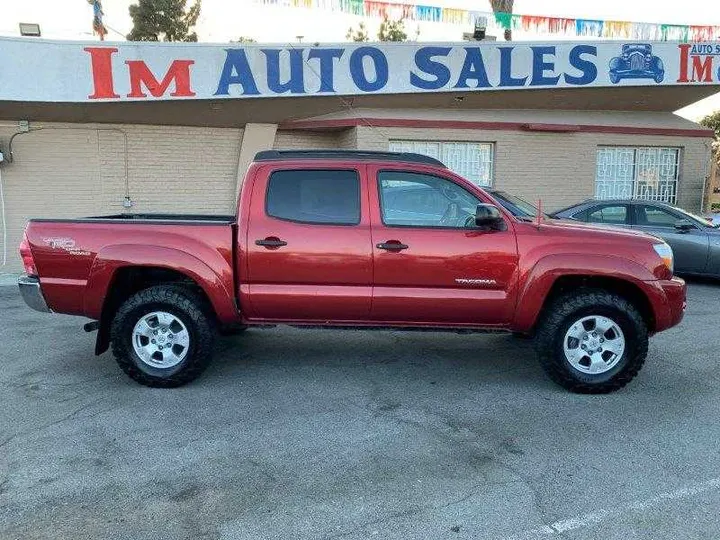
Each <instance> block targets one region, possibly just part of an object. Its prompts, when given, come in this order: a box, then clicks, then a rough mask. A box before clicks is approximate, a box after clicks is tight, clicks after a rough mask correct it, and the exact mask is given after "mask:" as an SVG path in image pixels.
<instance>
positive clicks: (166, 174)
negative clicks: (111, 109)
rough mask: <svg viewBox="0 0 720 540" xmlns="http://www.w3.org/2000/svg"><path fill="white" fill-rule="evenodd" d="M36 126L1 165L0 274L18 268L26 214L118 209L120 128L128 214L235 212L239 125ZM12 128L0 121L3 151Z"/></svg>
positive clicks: (122, 193) (122, 184)
mask: <svg viewBox="0 0 720 540" xmlns="http://www.w3.org/2000/svg"><path fill="white" fill-rule="evenodd" d="M37 127H44V128H45V129H43V130H40V131H32V132H30V133H27V134H23V135H20V136H18V137H17V138H16V139H15V141H14V143H13V154H14V156H15V159H14V162H13V163H6V164H5V165H3V166H2V170H1V172H2V180H3V184H4V188H5V208H6V214H7V215H6V221H7V229H8V230H7V254H8V260H7V264H6V265H2V255H3V250H4V249H5V246H4V245H3V240H2V236H1V235H0V272H14V271H18V270H20V268H21V265H20V261H19V257H18V255H17V246H18V244H19V242H20V238H21V235H22V230H23V228H24V226H25V223H26V222H27V220H28V219H29V218H31V217H68V218H71V217H80V216H88V215H97V214H107V213H120V212H122V211H123V206H122V202H123V198H124V196H125V142H124V140H125V138H124V135H123V132H124V133H126V134H127V164H128V182H129V188H130V196H131V198H132V200H133V202H134V203H135V206H134V207H133V208H132V211H133V212H195V213H224V214H227V213H232V212H233V211H234V206H235V191H234V190H235V178H236V176H235V173H236V169H237V163H238V152H239V147H240V140H241V136H242V130H241V129H220V128H196V127H165V126H137V125H120V126H102V125H94V124H86V125H78V124H74V125H65V124H35V125H33V128H37ZM110 129H112V130H110ZM116 129H119V130H122V132H121V131H117V130H116ZM15 131H17V129H16V125H15V124H14V123H5V124H1V125H0V140H1V141H2V146H3V148H4V149H7V142H8V140H9V137H10V136H11V135H12V133H14V132H15ZM1 232H2V231H0V233H1Z"/></svg>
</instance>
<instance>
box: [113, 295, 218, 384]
mask: <svg viewBox="0 0 720 540" xmlns="http://www.w3.org/2000/svg"><path fill="white" fill-rule="evenodd" d="M214 338H215V328H214V325H213V324H212V318H211V316H210V315H209V312H208V307H207V306H206V302H204V301H203V299H202V298H201V297H200V296H199V295H197V294H196V293H194V292H193V291H192V290H189V289H186V288H183V287H178V286H172V285H158V286H155V287H150V288H149V289H145V290H142V291H140V292H138V293H136V294H134V295H133V296H131V297H130V298H128V300H126V301H125V303H124V304H123V305H122V306H120V309H119V310H118V311H117V313H116V314H115V317H114V319H113V321H112V325H111V329H110V339H111V343H112V350H113V354H114V355H115V359H116V360H117V363H118V365H119V366H120V368H122V370H123V371H124V372H125V373H126V374H127V375H128V376H129V377H131V378H132V379H134V380H135V381H137V382H139V383H140V384H143V385H145V386H153V387H162V388H172V387H176V386H181V385H183V384H186V383H188V382H190V381H192V380H194V379H196V378H197V377H199V376H200V374H201V373H202V372H203V371H204V370H205V368H206V367H207V366H208V364H209V363H210V360H211V359H212V353H213V344H214Z"/></svg>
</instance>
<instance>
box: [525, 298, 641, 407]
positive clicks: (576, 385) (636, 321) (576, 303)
mask: <svg viewBox="0 0 720 540" xmlns="http://www.w3.org/2000/svg"><path fill="white" fill-rule="evenodd" d="M589 315H599V316H605V317H609V318H611V319H612V320H613V321H615V322H616V323H617V324H618V325H619V326H620V329H621V330H622V332H623V334H624V335H625V341H626V343H625V352H624V353H623V355H622V357H621V359H620V360H619V361H618V363H617V364H616V365H615V366H614V367H613V368H612V369H610V370H609V371H607V372H605V373H600V374H587V373H583V372H581V371H579V370H577V369H575V368H574V367H573V366H572V365H571V364H570V362H568V360H567V359H566V357H565V352H564V348H563V340H564V338H565V333H566V332H567V331H568V328H570V326H571V325H572V324H573V323H574V322H575V321H577V320H578V319H580V318H582V317H584V316H589ZM535 346H536V350H537V354H538V357H539V360H540V365H541V366H542V368H543V369H544V370H545V372H546V373H547V374H548V376H549V377H550V378H551V379H552V380H553V381H555V382H556V383H557V384H559V385H560V386H562V387H564V388H566V389H568V390H570V391H572V392H577V393H582V394H607V393H610V392H614V391H616V390H619V389H620V388H622V387H623V386H625V385H626V384H627V383H629V382H630V381H631V380H632V379H633V378H634V377H635V376H636V375H637V374H638V372H639V371H640V369H641V368H642V366H643V364H644V363H645V358H646V357H647V352H648V328H647V324H646V322H645V321H644V319H643V317H642V315H641V314H640V312H639V311H638V309H637V308H636V307H635V306H634V305H633V304H632V303H631V302H629V301H628V300H626V299H625V298H623V297H622V296H620V295H617V294H614V293H611V292H609V291H605V290H601V289H580V290H578V291H576V292H574V293H568V294H565V295H563V296H560V297H558V298H557V299H555V300H553V301H552V302H551V304H550V305H549V306H547V308H546V309H544V310H543V314H542V316H541V319H540V322H539V324H538V328H537V332H536V334H535Z"/></svg>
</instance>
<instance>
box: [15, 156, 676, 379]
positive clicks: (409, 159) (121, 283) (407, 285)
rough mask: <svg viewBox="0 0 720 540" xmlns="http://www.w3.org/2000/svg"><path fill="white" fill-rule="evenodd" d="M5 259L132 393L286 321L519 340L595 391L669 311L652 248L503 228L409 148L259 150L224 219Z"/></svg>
mask: <svg viewBox="0 0 720 540" xmlns="http://www.w3.org/2000/svg"><path fill="white" fill-rule="evenodd" d="M20 254H21V257H22V260H23V263H24V266H25V271H26V274H27V275H24V276H22V277H21V278H20V283H19V285H20V290H21V292H22V295H23V297H24V298H25V301H26V302H27V304H28V305H30V306H31V307H33V308H35V309H39V310H41V311H54V312H59V313H69V314H74V315H82V316H85V317H89V318H91V319H93V322H90V323H88V324H86V325H85V328H86V330H95V329H97V330H98V335H97V344H96V348H95V352H96V354H101V353H103V352H104V351H106V350H107V349H108V346H109V345H112V350H113V353H114V355H115V358H116V359H117V362H118V363H119V365H120V367H121V368H122V369H123V370H124V371H125V373H127V374H128V375H129V376H130V377H132V378H133V379H135V380H136V381H137V382H139V383H141V384H145V385H148V386H160V387H173V386H179V385H182V384H184V383H187V382H189V381H191V380H193V379H195V378H196V377H198V375H200V373H201V372H202V371H203V370H204V369H205V367H206V366H207V365H208V363H209V362H210V359H211V357H212V354H213V342H214V339H215V336H216V334H218V333H222V331H223V330H235V331H240V330H244V329H245V328H248V327H253V326H257V327H267V326H268V325H276V324H289V325H297V326H305V327H318V326H322V327H336V328H344V327H356V328H357V327H364V328H368V329H371V328H374V329H377V328H386V329H387V328H402V329H407V330H412V329H437V330H452V331H487V330H493V331H499V330H503V331H509V332H514V333H518V334H526V335H532V336H534V337H535V340H536V345H537V351H538V356H539V359H540V362H541V364H542V366H543V368H544V369H545V370H546V372H547V373H548V374H549V376H550V377H551V378H552V379H553V380H554V381H556V382H557V383H559V384H560V385H562V386H564V387H565V388H568V389H570V390H572V391H576V392H586V393H600V392H610V391H613V390H616V389H618V388H621V387H622V386H624V385H625V384H626V383H627V382H628V381H630V380H631V379H632V378H633V377H634V376H635V375H636V374H637V373H638V371H639V370H640V368H641V367H642V365H643V362H644V361H645V357H646V355H647V348H648V336H649V335H651V334H654V333H656V332H660V331H662V330H665V329H667V328H670V327H671V326H673V325H676V324H678V323H679V322H680V320H681V319H682V317H683V313H684V310H685V283H684V282H683V281H682V280H681V279H679V278H676V277H673V256H672V251H671V249H670V248H669V247H668V245H667V244H665V243H664V242H663V241H662V240H660V239H658V238H654V237H651V236H648V235H645V234H643V233H637V232H631V231H621V230H609V229H600V228H595V227H593V226H588V225H581V224H574V223H562V222H555V221H552V220H547V221H538V222H528V221H523V220H520V219H517V218H515V217H513V215H512V214H510V213H509V212H507V211H506V210H505V209H504V208H503V207H501V206H500V205H499V204H497V203H496V201H495V200H494V199H493V198H492V197H491V196H490V195H488V194H487V193H486V192H485V191H483V190H482V189H480V188H479V187H478V186H476V185H474V184H472V183H471V182H469V181H467V180H465V179H463V178H461V177H460V176H458V175H456V174H454V173H453V172H451V171H450V170H448V169H447V168H446V167H445V166H444V165H443V164H442V163H441V162H439V161H437V160H435V159H433V158H430V157H426V156H421V155H417V154H402V153H401V154H398V153H387V152H362V151H265V152H260V153H259V154H258V155H257V156H256V158H255V160H254V162H253V164H252V165H251V166H250V168H249V170H248V173H247V176H246V177H245V180H244V182H243V185H242V189H241V191H240V196H239V200H238V205H237V213H236V215H234V216H204V215H159V214H155V215H141V214H136V215H125V214H124V215H118V216H106V217H94V218H85V219H75V220H61V219H58V220H49V219H34V220H31V221H30V223H29V224H28V226H27V229H26V233H25V238H24V239H23V241H22V244H21V246H20ZM485 354H487V353H485ZM478 356H479V357H480V356H482V354H480V353H479V354H478Z"/></svg>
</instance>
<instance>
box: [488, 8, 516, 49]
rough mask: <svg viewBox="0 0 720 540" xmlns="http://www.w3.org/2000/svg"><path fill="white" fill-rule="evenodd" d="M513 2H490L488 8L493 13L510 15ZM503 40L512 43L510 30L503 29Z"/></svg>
mask: <svg viewBox="0 0 720 540" xmlns="http://www.w3.org/2000/svg"><path fill="white" fill-rule="evenodd" d="M514 3H515V1H514V0H490V7H492V10H493V13H512V11H513V4H514ZM505 40H506V41H512V30H511V29H510V28H506V29H505Z"/></svg>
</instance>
